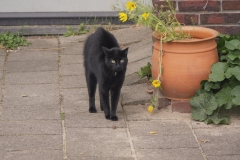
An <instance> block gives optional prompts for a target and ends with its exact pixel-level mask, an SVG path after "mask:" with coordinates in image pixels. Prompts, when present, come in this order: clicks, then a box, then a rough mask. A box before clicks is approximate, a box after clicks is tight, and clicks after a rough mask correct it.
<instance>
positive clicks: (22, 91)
mask: <svg viewBox="0 0 240 160" xmlns="http://www.w3.org/2000/svg"><path fill="white" fill-rule="evenodd" d="M58 95H59V86H58V84H32V85H6V86H5V97H26V96H29V97H33V96H47V97H48V96H58Z"/></svg>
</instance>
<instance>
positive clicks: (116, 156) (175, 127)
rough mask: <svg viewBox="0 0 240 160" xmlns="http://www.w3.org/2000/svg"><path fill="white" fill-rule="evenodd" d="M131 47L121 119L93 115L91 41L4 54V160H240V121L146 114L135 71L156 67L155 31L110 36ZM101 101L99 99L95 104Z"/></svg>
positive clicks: (0, 155)
mask: <svg viewBox="0 0 240 160" xmlns="http://www.w3.org/2000/svg"><path fill="white" fill-rule="evenodd" d="M112 33H113V34H114V35H115V36H116V38H117V39H118V41H119V43H120V45H121V46H123V47H130V49H129V64H128V70H127V74H126V80H125V83H124V87H123V88H122V96H121V101H120V102H119V107H118V116H119V121H117V122H112V121H109V120H106V119H105V118H104V114H103V113H102V111H101V110H100V107H99V104H98V103H97V104H98V105H97V109H98V113H95V114H91V113H89V112H88V100H87V99H88V96H87V88H86V83H85V77H84V70H83V64H82V63H83V59H82V50H83V44H84V41H85V39H86V36H87V35H81V36H72V37H68V38H66V37H61V36H57V37H47V36H44V37H29V38H28V41H30V42H31V43H32V44H31V45H30V46H28V47H20V50H17V51H11V52H6V51H5V50H0V79H1V81H0V87H1V92H0V98H1V105H0V159H1V160H61V159H68V160H207V159H209V160H239V159H240V136H239V135H240V134H239V133H240V116H239V115H235V116H232V123H231V125H206V124H204V123H201V122H196V121H193V120H192V119H191V115H190V114H186V113H174V112H172V111H171V106H168V107H167V108H164V109H161V110H155V111H154V112H153V113H152V114H149V113H148V112H147V107H148V105H149V99H150V96H149V95H148V94H147V93H146V90H147V88H148V85H147V84H146V83H143V82H144V81H142V80H139V79H138V77H137V75H136V73H135V72H136V71H138V70H139V68H140V67H142V66H144V65H146V64H147V62H150V61H151V50H152V47H151V46H152V38H151V32H150V31H149V30H147V29H145V28H140V27H137V28H131V27H129V28H125V29H119V30H115V31H112ZM96 99H97V100H96V101H97V102H99V98H98V96H97V98H96Z"/></svg>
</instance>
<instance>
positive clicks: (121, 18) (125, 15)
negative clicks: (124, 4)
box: [119, 12, 128, 22]
mask: <svg viewBox="0 0 240 160" xmlns="http://www.w3.org/2000/svg"><path fill="white" fill-rule="evenodd" d="M119 19H120V21H122V22H126V21H127V19H128V16H127V14H126V13H123V12H120V13H119Z"/></svg>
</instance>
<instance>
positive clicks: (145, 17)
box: [142, 12, 149, 20]
mask: <svg viewBox="0 0 240 160" xmlns="http://www.w3.org/2000/svg"><path fill="white" fill-rule="evenodd" d="M142 17H143V19H145V20H147V18H148V17H149V13H147V12H145V13H143V14H142Z"/></svg>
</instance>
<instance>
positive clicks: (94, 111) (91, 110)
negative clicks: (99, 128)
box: [89, 108, 97, 113]
mask: <svg viewBox="0 0 240 160" xmlns="http://www.w3.org/2000/svg"><path fill="white" fill-rule="evenodd" d="M89 112H90V113H97V110H96V108H89Z"/></svg>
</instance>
